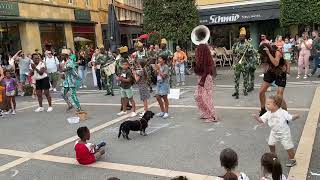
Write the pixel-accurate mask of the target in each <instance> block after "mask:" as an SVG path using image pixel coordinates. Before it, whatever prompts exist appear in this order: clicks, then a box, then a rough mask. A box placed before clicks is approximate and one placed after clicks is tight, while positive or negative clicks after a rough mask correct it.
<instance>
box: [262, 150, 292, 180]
mask: <svg viewBox="0 0 320 180" xmlns="http://www.w3.org/2000/svg"><path fill="white" fill-rule="evenodd" d="M261 167H262V177H261V179H260V180H287V178H286V176H284V175H283V174H282V167H281V164H280V161H279V159H278V157H277V156H276V155H275V154H273V153H265V154H264V155H263V156H262V157H261Z"/></svg>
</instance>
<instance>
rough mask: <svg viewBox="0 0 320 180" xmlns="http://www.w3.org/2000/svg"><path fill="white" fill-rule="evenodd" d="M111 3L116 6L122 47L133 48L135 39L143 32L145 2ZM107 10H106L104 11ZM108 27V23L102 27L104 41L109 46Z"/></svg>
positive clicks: (115, 1) (114, 1) (126, 1)
mask: <svg viewBox="0 0 320 180" xmlns="http://www.w3.org/2000/svg"><path fill="white" fill-rule="evenodd" d="M107 1H108V0H107ZM109 3H113V5H114V6H115V10H116V15H117V19H118V21H119V25H120V34H121V45H127V46H128V47H129V48H132V47H133V39H135V38H137V37H138V36H139V35H140V34H141V32H142V25H143V0H113V2H112V0H109ZM105 8H107V7H105ZM106 10H107V9H104V11H106ZM105 22H106V21H105ZM107 25H108V24H107V23H105V24H103V25H102V31H103V39H104V44H106V45H107V44H108V42H107V39H108V38H107V35H108V34H107Z"/></svg>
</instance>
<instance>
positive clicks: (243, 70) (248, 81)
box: [232, 41, 257, 99]
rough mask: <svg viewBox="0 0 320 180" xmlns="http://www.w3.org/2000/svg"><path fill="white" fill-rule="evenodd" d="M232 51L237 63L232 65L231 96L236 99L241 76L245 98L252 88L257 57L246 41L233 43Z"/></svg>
mask: <svg viewBox="0 0 320 180" xmlns="http://www.w3.org/2000/svg"><path fill="white" fill-rule="evenodd" d="M232 50H233V53H234V54H236V56H237V58H238V60H239V62H238V63H237V64H235V65H234V82H235V93H234V94H233V95H232V96H235V97H236V99H238V98H239V81H240V77H241V74H242V76H243V86H244V90H243V93H244V95H245V96H247V95H248V92H249V91H252V90H253V88H254V72H255V70H256V64H257V56H256V50H255V49H254V48H253V46H252V44H251V43H250V42H248V41H244V42H237V43H235V44H234V45H233V46H232ZM241 59H242V60H241ZM240 60H241V63H240Z"/></svg>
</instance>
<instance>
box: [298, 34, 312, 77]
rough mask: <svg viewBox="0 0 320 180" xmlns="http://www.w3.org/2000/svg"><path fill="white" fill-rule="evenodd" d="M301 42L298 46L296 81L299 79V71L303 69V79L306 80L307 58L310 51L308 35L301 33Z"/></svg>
mask: <svg viewBox="0 0 320 180" xmlns="http://www.w3.org/2000/svg"><path fill="white" fill-rule="evenodd" d="M302 36H303V40H301V42H300V44H299V49H300V54H299V60H298V76H297V79H300V75H301V71H302V70H303V68H304V76H303V79H307V78H308V73H309V58H310V55H311V52H310V50H311V49H312V40H311V39H309V36H308V33H306V32H305V33H303V35H302Z"/></svg>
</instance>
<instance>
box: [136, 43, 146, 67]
mask: <svg viewBox="0 0 320 180" xmlns="http://www.w3.org/2000/svg"><path fill="white" fill-rule="evenodd" d="M136 50H137V51H136V52H134V53H133V57H134V60H135V61H136V62H141V61H143V60H145V59H147V56H148V54H147V51H146V50H145V49H144V48H143V44H142V43H141V42H140V41H138V42H137V43H136Z"/></svg>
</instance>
